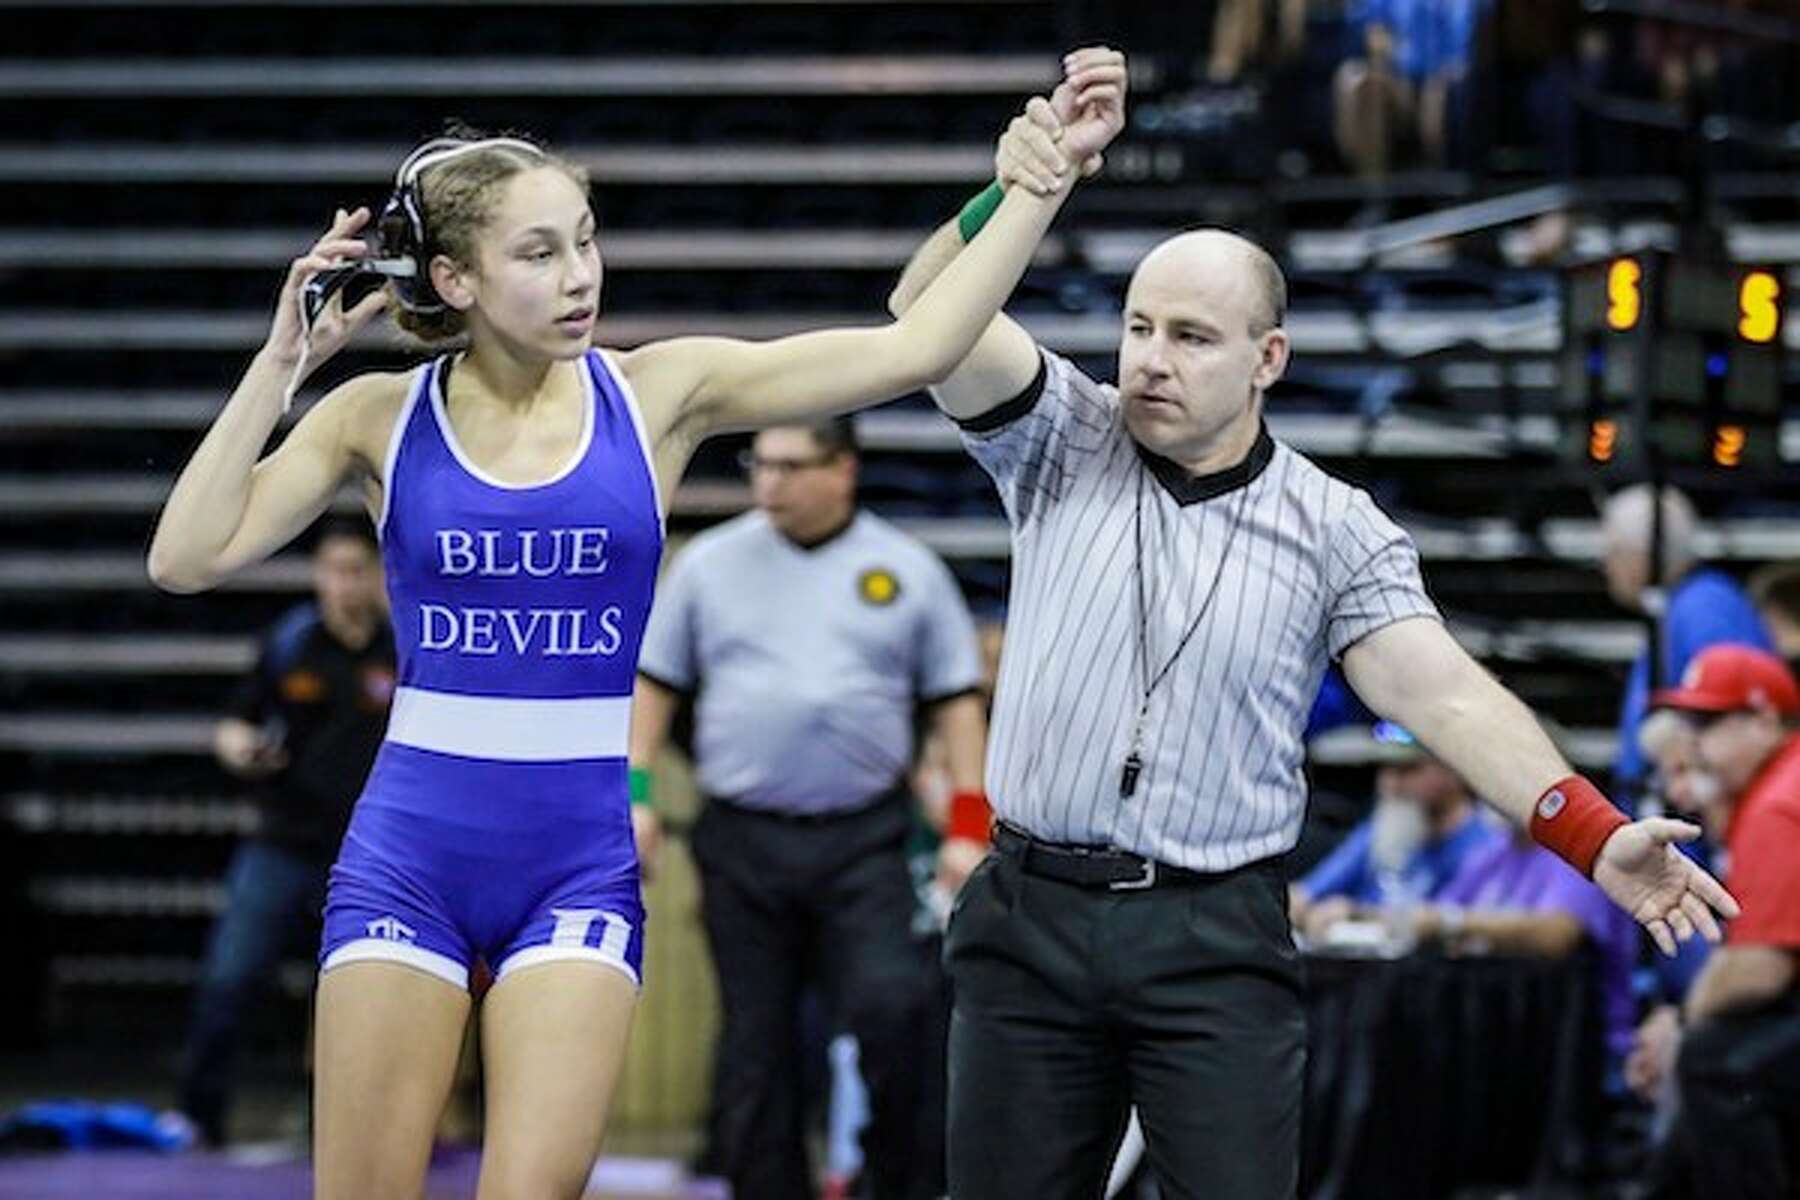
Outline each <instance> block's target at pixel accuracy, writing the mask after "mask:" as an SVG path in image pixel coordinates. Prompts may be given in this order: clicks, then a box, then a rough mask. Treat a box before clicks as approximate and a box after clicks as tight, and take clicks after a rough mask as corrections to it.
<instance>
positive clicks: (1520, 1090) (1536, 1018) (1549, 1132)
mask: <svg viewBox="0 0 1800 1200" xmlns="http://www.w3.org/2000/svg"><path fill="white" fill-rule="evenodd" d="M1306 969H1307V998H1306V1008H1307V1059H1308V1060H1307V1073H1306V1105H1305V1116H1304V1120H1303V1126H1302V1152H1301V1170H1300V1195H1301V1196H1304V1197H1307V1198H1308V1200H1411V1198H1414V1197H1416V1198H1418V1200H1443V1198H1444V1197H1446V1196H1449V1195H1450V1194H1451V1193H1452V1192H1453V1191H1454V1190H1455V1189H1456V1188H1458V1187H1467V1186H1476V1185H1491V1186H1525V1185H1530V1184H1534V1183H1542V1182H1545V1181H1547V1180H1550V1179H1566V1178H1571V1177H1578V1176H1579V1175H1580V1173H1581V1172H1582V1170H1583V1168H1584V1167H1585V1165H1586V1164H1587V1162H1588V1161H1589V1156H1590V1151H1591V1149H1592V1143H1593V1141H1594V1133H1595V1130H1596V1127H1597V1125H1598V1124H1599V1122H1600V1120H1601V1117H1602V1091H1601V1089H1602V1075H1603V1071H1604V1061H1605V1053H1606V1050H1605V1041H1604V1035H1603V1022H1602V1018H1601V1011H1600V989H1599V986H1598V977H1597V973H1596V971H1595V969H1594V966H1593V962H1592V960H1591V959H1590V958H1589V957H1588V956H1587V955H1586V954H1578V955H1575V956H1572V957H1570V958H1568V959H1563V960H1543V959H1515V958H1460V959H1451V958H1445V957H1443V956H1441V955H1438V954H1434V953H1420V954H1413V955H1410V956H1408V957H1405V958H1400V959H1392V960H1369V959H1343V958H1333V957H1326V956H1317V955H1309V956H1308V957H1307V959H1306Z"/></svg>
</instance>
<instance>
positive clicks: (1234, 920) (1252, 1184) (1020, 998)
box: [944, 851, 1306, 1200]
mask: <svg viewBox="0 0 1800 1200" xmlns="http://www.w3.org/2000/svg"><path fill="white" fill-rule="evenodd" d="M944 952H945V961H946V964H947V966H948V969H949V972H950V979H951V983H952V986H953V988H954V990H955V1014H954V1016H953V1017H952V1020H951V1028H950V1141H949V1158H950V1195H951V1197H952V1200H1009V1198H1012V1197H1017V1198H1018V1200H1051V1198H1057V1197H1070V1198H1076V1197H1079V1198H1080V1200H1093V1198H1094V1197H1097V1196H1099V1195H1100V1194H1101V1188H1102V1187H1103V1186H1104V1184H1105V1181H1106V1175H1107V1170H1108V1168H1109V1167H1110V1166H1111V1163H1112V1158H1113V1154H1114V1153H1115V1151H1116V1149H1117V1147H1118V1144H1119V1139H1120V1137H1121V1135H1122V1134H1123V1131H1124V1127H1125V1122H1126V1117H1127V1114H1128V1112H1129V1109H1130V1107H1131V1106H1133V1105H1135V1106H1136V1107H1137V1110H1138V1115H1139V1118H1140V1119H1141V1121H1142V1123H1143V1127H1144V1135H1145V1139H1146V1141H1147V1142H1148V1149H1149V1158H1150V1163H1151V1166H1152V1168H1153V1169H1154V1170H1155V1172H1156V1176H1157V1180H1158V1182H1159V1183H1160V1184H1161V1185H1162V1189H1163V1194H1164V1195H1165V1196H1168V1197H1172V1198H1186V1197H1194V1198H1196V1200H1200V1198H1204V1200H1290V1198H1291V1197H1292V1196H1293V1195H1294V1189H1295V1183H1296V1179H1297V1176H1298V1172H1299V1154H1300V1106H1301V1088H1302V1076H1303V1073H1304V1067H1305V1059H1306V1030H1305V1013H1304V1010H1303V1008H1302V1006H1301V998H1300V987H1301V978H1300V964H1299V956H1298V954H1297V952H1296V951H1295V949H1294V944H1293V939H1292V937H1291V936H1290V934H1289V930H1288V919H1287V901H1286V896H1285V889H1284V885H1283V883H1282V881H1281V878H1280V876H1279V874H1278V872H1277V870H1276V868H1275V867H1274V866H1273V865H1272V864H1269V863H1259V864H1256V865H1254V866H1251V867H1246V868H1243V869H1241V870H1238V871H1235V872H1231V873H1227V874H1221V875H1216V876H1210V877H1207V878H1205V879H1204V880H1201V881H1192V882H1182V883H1172V884H1165V885H1163V886H1159V887H1157V888H1153V889H1150V890H1146V891H1136V892H1132V891H1105V890H1093V889H1089V888H1085V887H1078V886H1075V885H1073V884H1068V883H1063V882H1060V881H1057V880H1052V879H1047V878H1043V877H1041V876H1037V875H1032V874H1028V873H1026V872H1025V870H1024V869H1023V864H1022V863H1021V861H1020V859H1019V857H1018V856H1017V855H1016V853H1011V852H1005V851H996V852H995V853H994V854H991V855H989V856H988V858H987V860H986V861H985V862H983V863H982V864H981V866H980V867H978V868H977V869H976V872H975V874H974V875H973V876H971V878H970V880H969V883H968V884H967V886H966V887H965V888H964V889H963V893H962V895H961V897H960V898H959V900H958V903H957V907H956V910H955V913H954V915H953V916H952V917H951V920H950V930H949V934H948V936H947V938H946V940H945V948H944Z"/></svg>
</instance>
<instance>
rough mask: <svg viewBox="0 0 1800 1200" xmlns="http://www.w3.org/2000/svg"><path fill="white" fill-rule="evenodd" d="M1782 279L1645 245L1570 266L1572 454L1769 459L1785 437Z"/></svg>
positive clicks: (1742, 462)
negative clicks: (1640, 249)
mask: <svg viewBox="0 0 1800 1200" xmlns="http://www.w3.org/2000/svg"><path fill="white" fill-rule="evenodd" d="M1786 308H1787V287H1786V281H1785V279H1784V278H1783V276H1782V275H1781V274H1780V273H1779V272H1777V271H1775V270H1771V269H1769V268H1767V267H1760V266H1745V265H1742V264H1736V263H1729V262H1722V261H1717V260H1708V259H1699V258H1690V257H1682V256H1676V255H1672V254H1668V253H1665V252H1661V251H1653V250H1647V251H1643V252H1640V253H1636V254H1626V255H1619V256H1616V257H1614V258H1611V259H1607V260H1604V261H1602V262H1598V263H1592V264H1589V265H1587V266H1584V267H1581V268H1579V269H1577V270H1576V271H1575V272H1573V273H1572V274H1571V275H1570V277H1569V279H1568V286H1567V289H1566V292H1565V311H1564V343H1563V345H1564V360H1563V400H1564V411H1565V413H1566V417H1567V419H1568V424H1569V426H1570V436H1568V437H1566V438H1565V439H1564V445H1565V447H1566V449H1567V452H1568V454H1569V455H1570V456H1571V457H1574V458H1577V459H1583V460H1585V461H1588V462H1591V463H1597V464H1603V465H1624V464H1631V465H1633V466H1636V465H1639V464H1640V463H1641V459H1642V456H1643V454H1644V452H1645V451H1646V450H1647V449H1649V448H1651V447H1654V448H1655V449H1656V450H1657V451H1658V452H1659V453H1660V455H1661V456H1662V458H1663V459H1664V461H1666V462H1669V463H1680V464H1711V465H1713V466H1716V467H1723V468H1727V469H1734V468H1738V467H1744V466H1773V465H1774V464H1775V462H1776V461H1777V457H1778V447H1779V442H1780V437H1779V433H1780V417H1781V389H1782V353H1783V340H1782V324H1783V321H1784V319H1785V314H1786Z"/></svg>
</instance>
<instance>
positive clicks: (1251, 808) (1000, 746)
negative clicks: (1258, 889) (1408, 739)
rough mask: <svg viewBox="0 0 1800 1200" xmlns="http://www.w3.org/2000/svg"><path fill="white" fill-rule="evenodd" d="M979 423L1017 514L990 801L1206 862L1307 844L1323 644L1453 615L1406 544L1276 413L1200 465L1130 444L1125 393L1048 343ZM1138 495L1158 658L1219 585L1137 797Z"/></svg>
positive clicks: (1333, 651)
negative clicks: (1285, 431)
mask: <svg viewBox="0 0 1800 1200" xmlns="http://www.w3.org/2000/svg"><path fill="white" fill-rule="evenodd" d="M963 437H964V442H965V443H966V445H967V446H968V448H969V451H970V453H971V454H973V455H974V457H975V458H976V460H977V461H979V462H980V463H981V465H982V466H983V467H984V468H985V469H986V470H987V472H988V473H989V474H990V475H992V476H993V477H994V481H995V483H996V484H997V485H998V486H999V490H1000V497H1001V501H1002V503H1003V504H1004V505H1005V508H1006V512H1007V516H1008V518H1009V520H1010V521H1011V524H1012V551H1013V560H1012V596H1011V601H1010V605H1009V613H1008V620H1007V631H1006V648H1005V653H1004V655H1003V661H1002V663H1001V668H1000V680H999V685H998V688H997V692H996V695H995V703H994V720H993V728H992V732H991V735H990V738H989V742H988V762H987V788H988V794H989V797H990V799H991V801H992V803H993V806H994V811H995V814H996V816H998V817H999V818H1000V819H1002V820H1005V821H1007V822H1010V823H1011V824H1013V825H1016V826H1018V827H1019V828H1021V829H1023V830H1025V831H1026V832H1028V833H1030V834H1032V835H1033V836H1035V837H1038V838H1042V839H1045V840H1047V841H1053V842H1068V843H1078V844H1086V845H1106V846H1113V847H1117V848H1121V849H1125V850H1130V851H1133V852H1135V853H1138V854H1142V855H1145V856H1147V857H1149V858H1153V859H1156V860H1157V861H1159V862H1163V863H1171V864H1174V865H1177V866H1182V867H1188V868H1192V869H1196V870H1206V871H1218V870H1225V869H1229V868H1231V867H1234V866H1238V865H1241V864H1243V863H1247V862H1252V861H1255V860H1257V859H1261V858H1266V857H1268V856H1270V855H1274V854H1279V853H1281V852H1283V851H1285V850H1288V849H1289V848H1291V847H1292V846H1293V845H1294V843H1295V841H1296V840H1297V839H1298V837H1299V834H1300V824H1301V820H1302V818H1303V817H1304V815H1305V810H1306V784H1305V778H1304V775H1303V773H1302V765H1303V761H1304V755H1305V748H1304V746H1303V744H1302V734H1303V732H1304V729H1305V725H1306V719H1307V715H1308V713H1309V711H1310V708H1311V705H1312V702H1313V698H1314V696H1315V695H1316V694H1317V692H1318V689H1319V684H1320V681H1321V680H1322V679H1323V677H1324V674H1325V669H1326V665H1327V663H1328V661H1329V659H1331V658H1336V657H1340V656H1342V654H1343V653H1344V651H1345V650H1346V649H1348V648H1349V647H1350V646H1351V645H1352V644H1354V643H1355V642H1356V641H1357V640H1358V639H1360V638H1363V637H1365V636H1367V635H1368V634H1370V633H1373V632H1374V631H1376V630H1377V629H1380V628H1382V627H1383V626H1386V625H1388V624H1391V623H1392V622H1395V621H1399V620H1402V619H1405V618H1407V617H1432V618H1434V619H1435V618H1437V616H1438V613H1437V609H1436V606H1435V605H1433V603H1432V602H1431V599H1430V597H1429V596H1428V595H1427V594H1426V592H1425V587H1424V583H1423V581H1422V580H1421V579H1420V576H1419V560H1418V553H1417V551H1416V550H1415V549H1414V547H1413V544H1412V539H1411V538H1410V537H1408V536H1407V534H1406V533H1405V532H1404V531H1403V530H1401V529H1400V527H1399V526H1397V525H1395V524H1394V523H1393V522H1392V521H1391V520H1389V519H1388V518H1387V517H1386V516H1385V515H1384V514H1383V513H1382V512H1381V510H1380V509H1379V508H1377V507H1376V505H1375V502H1374V501H1373V500H1372V499H1370V497H1369V496H1368V494H1367V493H1365V492H1363V491H1362V490H1360V489H1358V488H1354V487H1351V486H1350V485H1349V484H1346V483H1344V482H1342V481H1341V480H1338V479H1334V478H1332V477H1331V476H1329V475H1327V474H1326V473H1325V472H1324V471H1322V470H1320V469H1319V468H1318V467H1317V466H1315V465H1314V464H1313V463H1312V462H1311V461H1309V460H1308V459H1306V458H1305V457H1304V456H1302V455H1301V454H1299V453H1297V452H1295V451H1294V450H1292V449H1290V448H1289V447H1287V446H1284V445H1282V444H1280V443H1278V442H1276V441H1274V440H1273V439H1271V438H1270V437H1269V435H1268V431H1267V430H1266V429H1265V430H1263V431H1262V433H1261V434H1260V435H1259V437H1258V439H1257V442H1256V445H1255V447H1254V448H1253V449H1252V450H1251V452H1250V455H1249V457H1248V458H1247V459H1246V460H1245V461H1244V462H1243V463H1241V464H1239V465H1238V466H1236V467H1232V468H1229V469H1227V470H1224V471H1221V472H1219V473H1217V474H1214V475H1210V476H1204V477H1200V478H1194V477H1191V476H1188V475H1187V474H1186V473H1185V472H1183V471H1182V470H1181V469H1180V468H1179V467H1176V466H1175V465H1174V464H1172V463H1170V462H1168V461H1167V460H1165V459H1161V458H1158V457H1156V456H1155V455H1152V454H1150V453H1148V452H1147V451H1144V450H1143V449H1142V448H1141V447H1139V446H1138V445H1137V443H1136V442H1135V441H1133V440H1132V438H1131V436H1130V434H1129V433H1128V432H1127V431H1126V429H1125V425H1124V419H1123V416H1122V413H1121V408H1120V404H1119V395H1118V389H1116V388H1115V387H1113V386H1111V385H1108V384H1101V383H1097V382H1095V381H1094V380H1092V379H1089V378H1088V377H1087V376H1086V375H1084V374H1082V373H1081V372H1080V371H1079V370H1077V369H1076V368H1075V367H1074V366H1073V365H1072V364H1070V363H1069V362H1067V361H1065V360H1064V359H1061V358H1058V357H1057V356H1055V355H1052V354H1048V353H1045V354H1044V365H1043V367H1042V368H1041V369H1040V371H1039V374H1038V379H1037V381H1036V382H1034V383H1033V384H1032V386H1031V387H1030V388H1029V389H1027V391H1026V392H1024V393H1023V394H1021V395H1020V396H1018V397H1017V398H1015V399H1013V400H1011V401H1009V402H1007V403H1006V404H1003V405H1001V406H1000V407H999V408H997V409H994V410H993V411H991V412H988V413H985V414H983V415H982V416H980V417H978V418H976V419H975V420H973V421H972V422H968V423H966V424H965V425H964V427H963ZM1140 495H1141V497H1142V501H1141V514H1142V519H1141V528H1142V537H1143V550H1144V553H1143V558H1144V562H1143V568H1144V575H1143V587H1144V594H1145V599H1146V604H1145V609H1146V611H1147V613H1148V621H1147V623H1146V627H1145V635H1146V641H1147V643H1148V659H1149V662H1150V668H1149V671H1150V674H1151V675H1154V674H1155V673H1156V672H1157V671H1158V670H1159V669H1160V668H1161V667H1162V665H1163V664H1164V663H1166V662H1168V660H1169V657H1170V655H1171V654H1172V653H1173V652H1174V651H1175V648H1176V646H1177V645H1178V644H1180V642H1181V639H1182V636H1183V634H1184V633H1186V632H1187V630H1188V628H1189V626H1190V624H1191V623H1192V622H1193V620H1194V617H1195V614H1196V612H1197V611H1198V610H1200V609H1201V608H1202V607H1203V601H1204V600H1205V598H1206V596H1207V594H1208V592H1209V591H1211V590H1212V589H1213V588H1214V580H1215V577H1217V580H1218V582H1217V590H1216V594H1215V595H1213V596H1212V600H1211V603H1210V605H1204V612H1205V615H1204V617H1203V618H1202V619H1201V620H1200V623H1199V625H1198V626H1197V628H1196V629H1195V631H1194V634H1193V637H1192V640H1191V641H1190V642H1189V644H1188V646H1187V648H1186V650H1185V651H1184V652H1182V653H1181V654H1180V656H1179V657H1178V658H1176V660H1175V662H1174V665H1173V666H1172V667H1171V669H1170V670H1169V672H1168V675H1167V677H1166V678H1165V679H1164V680H1163V681H1162V683H1161V684H1160V686H1158V687H1157V688H1156V689H1155V690H1154V691H1153V693H1152V695H1151V698H1150V704H1149V710H1148V714H1147V718H1146V721H1145V726H1144V731H1143V736H1142V744H1141V751H1140V753H1141V757H1142V761H1143V768H1142V773H1141V776H1140V778H1139V781H1138V782H1137V784H1136V787H1135V790H1134V792H1133V794H1132V795H1130V796H1127V797H1122V796H1121V795H1120V791H1121V788H1120V777H1121V772H1122V768H1123V764H1124V762H1125V759H1126V757H1127V755H1128V754H1129V753H1130V750H1131V738H1132V727H1133V725H1134V724H1135V722H1136V718H1137V715H1138V710H1139V707H1140V704H1141V702H1142V700H1143V686H1144V680H1145V675H1144V673H1143V667H1142V666H1141V665H1140V655H1139V651H1138V645H1139V637H1138V632H1139V621H1138V599H1137V583H1136V579H1135V575H1134V569H1133V559H1134V549H1133V547H1134V533H1133V526H1134V517H1135V515H1136V513H1137V512H1138V506H1139V500H1138V497H1139V496H1140ZM1234 525H1235V526H1236V532H1235V534H1234V533H1233V532H1232V528H1233V526H1234ZM1228 542H1229V558H1228V559H1226V552H1227V545H1228ZM1221 571H1223V574H1222V575H1220V572H1221Z"/></svg>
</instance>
